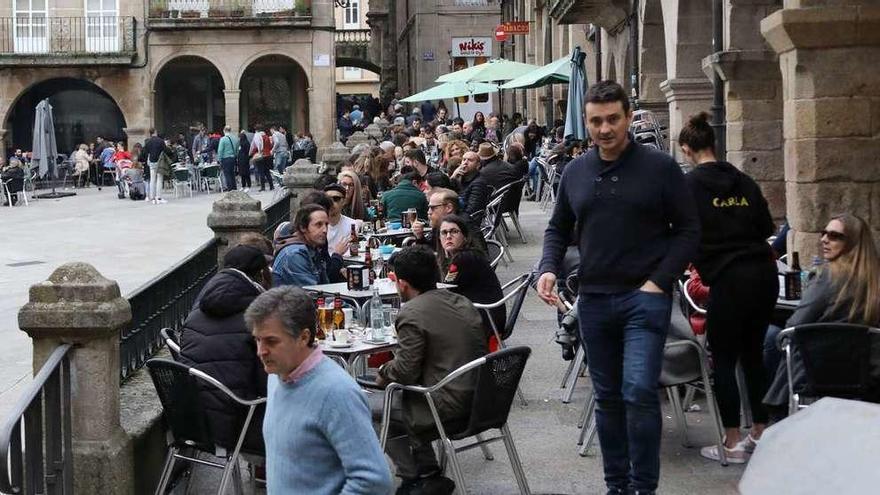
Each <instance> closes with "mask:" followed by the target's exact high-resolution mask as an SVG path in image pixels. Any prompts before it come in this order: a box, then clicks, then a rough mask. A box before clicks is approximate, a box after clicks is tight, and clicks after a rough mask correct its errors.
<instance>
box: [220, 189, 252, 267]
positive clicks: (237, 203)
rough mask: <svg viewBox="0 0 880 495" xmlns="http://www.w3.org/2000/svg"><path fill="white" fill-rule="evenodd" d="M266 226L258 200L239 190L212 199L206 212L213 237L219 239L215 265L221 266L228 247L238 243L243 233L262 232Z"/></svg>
mask: <svg viewBox="0 0 880 495" xmlns="http://www.w3.org/2000/svg"><path fill="white" fill-rule="evenodd" d="M265 226H266V212H264V211H263V209H262V205H261V203H260V201H259V200H256V199H254V198H252V197H250V196H249V195H248V194H247V193H244V192H241V191H229V192H228V193H226V194H224V195H223V197H222V198H220V199H218V200H217V201H214V206H213V208H212V211H211V213H210V214H208V227H210V228H211V230H213V231H214V237H217V238H219V239H220V248H219V249H218V250H217V265H218V266H220V267H222V266H223V257H224V256H226V252H227V251H229V248H230V247H232V246H235V245H236V244H238V243H239V241H240V239H241V237H242V236H243V235H244V234H249V233H252V232H256V233H258V234H262V233H263V227H265Z"/></svg>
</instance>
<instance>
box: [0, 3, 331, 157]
mask: <svg viewBox="0 0 880 495" xmlns="http://www.w3.org/2000/svg"><path fill="white" fill-rule="evenodd" d="M334 8H335V6H334V2H333V0H225V1H224V0H14V1H13V0H0V35H2V38H0V112H2V114H3V115H4V120H3V123H4V125H3V127H2V129H0V141H2V144H3V149H4V150H9V149H12V148H15V147H19V148H23V149H30V147H31V140H32V135H31V134H32V130H31V129H33V113H34V107H35V106H36V104H37V103H38V102H39V101H40V100H41V99H43V98H49V100H50V102H51V103H52V105H53V107H54V116H55V123H56V134H57V141H58V146H59V152H63V153H69V152H70V151H72V150H73V147H74V146H76V145H78V144H80V143H85V142H90V141H93V140H94V139H95V137H97V136H102V137H105V138H108V139H111V140H127V141H128V142H129V143H134V142H138V141H143V139H144V138H145V137H146V136H147V133H148V130H149V128H150V127H155V128H156V129H157V130H159V131H160V133H163V134H165V135H170V136H174V135H177V134H184V135H185V136H188V135H189V133H190V132H191V129H192V128H194V127H197V126H199V125H204V126H206V127H207V128H208V129H209V130H220V129H222V128H223V126H224V125H225V124H228V125H230V126H232V127H233V128H234V129H239V128H252V127H253V126H254V125H259V124H264V125H269V124H284V125H287V126H288V127H289V128H290V129H291V130H293V131H309V132H311V133H312V134H313V135H314V137H315V139H316V141H317V142H318V143H319V144H322V145H323V144H329V143H330V142H331V141H332V136H333V128H334V125H335V123H334V119H333V113H334V111H333V105H334V99H333V95H334V88H335V50H334V47H335V45H334V33H333V30H334V26H335V12H334ZM314 88H322V89H321V90H314Z"/></svg>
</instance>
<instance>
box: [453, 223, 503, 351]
mask: <svg viewBox="0 0 880 495" xmlns="http://www.w3.org/2000/svg"><path fill="white" fill-rule="evenodd" d="M439 233H440V243H441V245H442V247H443V249H442V250H441V251H440V252H439V253H437V263H438V264H439V265H440V273H441V274H442V275H443V282H445V283H447V284H453V285H455V288H453V289H451V290H452V291H453V292H456V293H458V294H461V295H463V296H465V297H467V298H468V299H470V300H471V302H475V303H480V304H491V303H494V302H497V301H500V300H501V299H502V298H503V297H504V291H502V290H501V283H499V282H498V276H496V275H495V270H493V269H492V267H491V266H490V264H489V260H488V258H486V254H485V253H484V252H483V251H482V250H480V249H479V248H477V247H476V246H475V245H474V243H473V241H472V240H471V239H470V227H469V225H468V221H467V219H465V218H464V217H462V216H460V215H447V216H446V217H444V218H443V221H442V222H441V223H440V230H439ZM490 313H491V314H492V321H494V322H495V328H497V329H498V332H499V333H503V332H504V326H505V323H506V321H507V310H506V308H505V306H503V305H502V306H499V307H497V308H495V309H493V310H491V311H490ZM480 315H481V316H482V317H483V326H484V327H485V330H486V336H487V337H491V338H490V339H489V341H490V344H489V350H490V352H491V351H492V350H493V348H494V347H495V344H493V341H494V340H495V336H494V334H493V333H492V324H491V323H490V322H489V319H488V317H487V316H486V313H485V311H480Z"/></svg>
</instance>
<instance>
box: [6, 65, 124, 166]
mask: <svg viewBox="0 0 880 495" xmlns="http://www.w3.org/2000/svg"><path fill="white" fill-rule="evenodd" d="M44 98H48V99H49V102H50V103H51V104H52V106H53V117H54V121H55V130H56V135H55V138H56V142H57V143H58V152H59V153H65V154H67V153H70V152H71V151H72V150H73V148H74V146H76V145H78V144H80V143H84V142H89V141H93V140H94V138H95V137H96V136H99V135H100V136H102V137H105V138H107V139H111V140H122V139H125V137H126V136H125V128H126V126H127V125H128V124H127V122H128V121H127V119H126V114H125V112H124V111H123V109H122V107H121V106H120V105H119V101H120V100H119V99H118V98H117V97H115V96H113V95H112V94H110V93H109V92H108V91H106V90H105V89H103V88H101V87H100V86H98V85H97V84H95V83H93V82H92V81H89V80H86V79H83V78H79V77H70V76H56V77H46V78H43V79H42V80H40V81H36V82H34V83H32V84H30V85H28V86H27V87H25V88H23V89H22V90H21V91H20V92H19V93H18V94H17V95H16V97H15V98H14V99H13V101H12V103H11V104H10V105H9V108H7V111H6V114H5V115H4V119H3V122H4V124H5V127H6V131H7V134H6V136H5V142H6V144H7V145H8V146H13V147H20V148H22V149H30V147H31V142H32V139H33V126H34V113H35V107H36V105H37V103H39V101H40V100H42V99H44ZM84 117H91V118H84ZM4 151H5V150H4Z"/></svg>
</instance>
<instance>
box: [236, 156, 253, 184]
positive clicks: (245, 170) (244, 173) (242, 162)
mask: <svg viewBox="0 0 880 495" xmlns="http://www.w3.org/2000/svg"><path fill="white" fill-rule="evenodd" d="M238 175H239V177H241V187H242V188H245V187H247V188H250V187H251V163H250V161H249V160H248V159H247V157H245V158H242V157H240V156H239V158H238Z"/></svg>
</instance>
